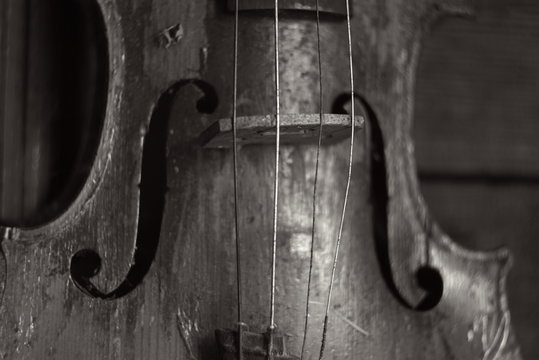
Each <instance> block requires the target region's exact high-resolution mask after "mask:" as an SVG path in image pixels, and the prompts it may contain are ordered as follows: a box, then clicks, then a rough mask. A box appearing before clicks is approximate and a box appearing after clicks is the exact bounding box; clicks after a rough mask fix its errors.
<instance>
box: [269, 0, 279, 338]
mask: <svg viewBox="0 0 539 360" xmlns="http://www.w3.org/2000/svg"><path fill="white" fill-rule="evenodd" d="M274 20H275V29H274V30H275V127H276V132H275V183H274V190H273V241H272V251H271V256H272V258H271V300H270V330H273V329H275V268H276V261H277V211H278V205H279V150H280V135H281V134H280V125H281V118H280V115H281V111H280V101H281V99H280V95H279V92H280V88H279V86H280V85H279V0H275V19H274Z"/></svg>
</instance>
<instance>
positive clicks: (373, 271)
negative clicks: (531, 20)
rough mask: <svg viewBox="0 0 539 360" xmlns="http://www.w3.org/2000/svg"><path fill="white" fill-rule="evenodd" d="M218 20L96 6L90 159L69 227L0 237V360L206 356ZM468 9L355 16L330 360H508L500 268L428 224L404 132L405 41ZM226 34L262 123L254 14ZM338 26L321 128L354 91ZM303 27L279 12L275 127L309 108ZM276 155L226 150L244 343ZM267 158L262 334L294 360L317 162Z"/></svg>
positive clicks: (258, 287) (216, 214)
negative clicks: (103, 46)
mask: <svg viewBox="0 0 539 360" xmlns="http://www.w3.org/2000/svg"><path fill="white" fill-rule="evenodd" d="M225 5H226V4H225V2H224V1H223V2H217V1H210V0H208V1H199V2H196V3H195V2H187V1H168V0H153V1H152V0H141V1H135V0H131V1H119V0H118V1H113V0H100V1H99V6H100V8H101V10H102V12H103V17H104V20H105V24H106V27H107V37H108V42H109V43H108V46H109V67H110V74H109V92H108V99H107V100H108V103H107V112H106V116H105V120H104V127H103V131H102V134H101V142H100V146H99V149H98V151H97V155H96V158H95V161H94V165H93V168H92V170H91V173H90V176H89V178H88V180H87V182H86V184H85V186H84V188H83V189H82V191H81V192H80V194H79V196H78V197H77V199H76V200H75V201H74V202H73V203H72V204H71V206H70V207H69V208H68V209H67V210H66V211H65V213H63V214H62V215H61V216H59V217H58V218H57V219H56V220H54V221H52V222H51V223H48V224H46V225H43V226H40V227H36V228H32V229H21V228H11V227H4V228H2V233H3V241H2V250H3V253H4V258H5V262H6V272H5V273H3V274H2V275H3V282H2V283H3V286H5V290H4V293H3V294H4V295H3V298H2V306H1V310H0V317H1V319H2V325H1V326H0V338H1V339H2V342H1V344H0V354H1V355H2V356H3V357H4V358H7V359H27V358H30V359H35V358H40V359H47V358H49V359H71V358H75V357H77V358H80V359H170V358H180V359H214V358H215V357H216V351H217V349H216V343H215V339H214V331H215V329H217V328H224V327H233V326H234V325H235V314H234V311H233V310H232V309H235V288H234V287H235V266H234V258H235V254H234V250H233V249H234V246H233V217H232V214H233V196H232V163H231V162H232V156H231V152H230V151H226V150H208V149H203V148H202V147H201V146H199V144H198V141H197V140H198V137H199V135H200V133H202V132H203V131H204V130H205V129H206V128H207V127H208V126H210V124H211V123H213V121H215V120H217V119H219V118H224V117H228V116H230V114H231V104H230V101H229V99H230V98H231V95H230V94H231V83H232V81H231V80H232V55H231V54H232V51H231V50H232V25H233V22H232V20H233V17H232V16H231V14H230V13H228V12H226V11H225V9H226V6H225ZM470 5H471V4H469V3H468V2H467V1H463V0H446V1H443V0H438V1H434V0H433V1H426V0H414V1H410V0H393V1H388V2H378V1H371V2H366V1H365V2H363V1H354V2H353V13H354V16H353V21H352V22H353V24H352V25H353V29H352V32H353V39H354V43H353V46H354V57H355V59H356V62H355V76H356V79H355V80H356V84H357V89H356V90H357V93H358V94H359V95H360V96H359V99H358V105H361V106H362V108H363V109H364V114H363V115H364V116H365V117H366V118H367V119H368V120H367V123H368V124H369V126H367V128H366V129H365V130H364V131H361V132H359V133H358V134H357V135H356V136H357V140H358V146H357V148H356V150H355V155H354V156H355V157H354V173H353V181H352V190H351V199H352V200H351V201H350V206H349V212H348V215H347V219H346V223H345V233H344V243H343V246H344V248H343V249H342V250H343V251H342V257H341V261H340V265H339V269H338V282H337V286H336V288H335V292H334V299H333V307H332V311H331V324H330V331H329V333H328V344H327V349H326V354H327V355H326V356H327V357H330V356H331V357H332V358H338V359H357V358H373V359H412V358H413V359H418V358H419V359H477V358H479V359H484V360H485V359H488V360H494V359H520V355H519V350H518V346H517V344H516V342H515V340H514V336H513V333H512V329H511V322H510V314H509V312H508V309H507V303H506V297H505V278H506V273H507V271H508V266H509V263H510V258H509V255H508V253H507V252H506V251H503V250H502V251H498V252H493V253H481V252H471V251H467V250H465V249H462V248H460V247H459V246H457V245H455V244H454V243H453V242H452V241H451V239H449V238H448V237H447V236H446V235H445V234H443V233H442V232H441V231H440V230H439V229H438V227H437V226H436V224H434V223H433V222H432V220H431V219H430V217H429V215H428V213H427V211H426V209H425V207H424V204H423V201H422V198H421V195H420V194H419V191H418V186H417V179H416V176H415V167H414V157H413V146H412V142H411V140H410V134H409V131H410V126H411V115H412V100H413V86H414V75H415V66H416V62H417V56H418V51H419V45H420V40H421V36H422V35H423V32H424V31H425V30H426V29H428V26H429V24H430V23H431V21H432V20H434V19H435V18H437V17H438V16H440V15H443V14H448V13H452V14H466V13H470V11H471V9H470V8H469V6H470ZM240 19H241V20H240V24H239V25H240V39H239V41H240V54H239V55H240V61H239V69H240V72H239V91H240V93H239V99H240V101H239V109H238V110H239V114H240V115H241V116H254V115H266V114H271V113H272V104H273V95H272V94H273V73H272V69H273V63H272V53H273V52H272V51H273V50H272V46H273V40H272V39H273V38H272V36H271V29H272V26H273V20H272V18H271V16H268V14H267V13H265V12H262V13H259V12H256V11H255V12H249V13H247V12H245V13H242V15H241V17H240ZM345 25H346V24H345V22H344V21H343V18H342V16H340V15H338V14H334V15H332V16H328V17H325V18H324V19H323V24H322V61H323V68H324V69H325V70H324V78H323V85H324V93H325V97H324V99H325V102H324V104H322V105H323V108H324V110H326V111H327V112H330V111H331V112H342V111H343V109H342V108H343V107H344V108H346V101H343V100H342V99H343V97H342V96H343V94H345V95H344V96H345V97H344V99H346V93H348V92H349V91H350V89H349V88H347V86H348V85H347V84H348V81H347V72H346V71H345V70H343V69H347V44H346V32H345V29H346V27H345ZM315 30H316V28H315V22H314V16H313V13H312V11H308V10H304V11H295V12H290V13H286V14H283V17H282V23H281V28H280V31H281V41H282V42H281V54H282V57H281V59H280V61H281V62H282V63H281V74H280V76H281V80H282V83H281V85H282V93H281V94H282V100H283V101H282V112H283V113H289V114H309V113H316V112H317V110H318V104H317V101H318V100H317V99H318V92H317V91H316V90H314V89H317V84H318V75H317V67H316V61H317V54H316V36H315ZM165 140H166V142H165ZM165 143H166V149H165V147H164V145H165ZM382 150H383V151H382ZM347 152H348V148H347V143H346V141H344V142H341V143H338V144H330V145H327V146H325V147H324V148H323V149H322V154H321V168H320V194H319V201H320V202H319V204H318V208H319V216H320V217H319V220H318V227H319V228H318V229H317V230H318V231H317V233H318V237H317V239H316V244H315V246H316V248H315V250H316V251H315V256H316V257H315V269H314V271H315V277H314V281H313V294H314V298H313V299H312V300H313V307H312V309H313V312H312V314H311V315H312V320H311V328H310V331H309V341H308V348H307V350H308V352H307V358H310V357H315V356H316V354H317V352H318V348H319V339H320V333H321V323H322V316H323V312H322V310H323V306H319V308H318V307H317V305H318V304H321V303H322V302H323V301H324V298H325V292H326V291H327V286H328V280H329V279H328V278H329V272H330V262H331V252H332V249H333V241H334V238H335V234H336V230H337V227H338V221H339V219H338V217H336V216H335V214H338V213H339V211H340V207H341V202H342V195H343V192H344V187H345V182H346V168H347ZM272 159H273V148H272V147H271V146H256V145H254V146H245V147H243V148H242V149H241V151H240V158H239V164H240V169H239V170H240V171H239V174H240V192H241V193H240V216H241V218H240V236H241V239H242V251H243V259H244V262H243V264H242V266H243V270H244V277H243V278H244V283H243V286H244V289H245V299H244V303H245V309H244V311H245V320H246V322H248V323H249V325H250V327H251V328H252V329H254V330H255V331H259V332H262V331H264V330H265V328H266V327H267V325H268V315H269V314H268V307H269V294H268V292H269V281H268V274H269V252H270V238H271V221H272V219H271V217H272V214H271V205H272V192H273V188H272V173H273V171H274V164H273V161H272ZM281 159H282V169H283V172H282V179H281V188H280V192H281V195H280V198H281V199H282V201H281V203H280V204H281V205H280V209H279V220H280V222H279V224H280V227H279V233H278V239H279V248H278V268H277V269H278V274H277V284H278V289H277V313H276V319H277V324H278V325H279V328H280V330H281V331H282V332H283V333H285V334H287V335H288V336H289V350H290V352H291V353H293V354H298V353H299V348H300V345H301V334H302V325H303V324H302V316H303V308H304V301H305V293H306V289H305V284H306V274H307V267H308V253H309V237H310V230H311V229H310V226H311V222H310V218H311V212H310V211H311V206H312V204H311V199H312V188H313V175H314V163H315V147H314V146H312V145H287V146H286V147H283V149H282V153H281ZM99 263H100V264H99ZM99 265H100V266H99ZM437 274H439V275H437ZM92 275H95V276H93V277H92ZM438 276H439V277H440V279H441V281H442V282H443V293H442V291H441V290H442V289H440V286H441V284H440V282H439V281H437V280H438ZM81 290H82V291H81Z"/></svg>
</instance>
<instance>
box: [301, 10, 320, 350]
mask: <svg viewBox="0 0 539 360" xmlns="http://www.w3.org/2000/svg"><path fill="white" fill-rule="evenodd" d="M316 37H317V52H318V81H319V84H318V87H319V89H320V90H319V94H320V97H319V99H318V101H319V108H318V110H319V114H320V127H319V128H318V144H317V147H316V165H315V170H314V189H313V212H312V214H313V218H312V230H311V254H310V259H309V280H308V281H307V301H306V304H305V324H304V329H303V343H302V345H301V355H300V360H303V355H304V353H305V345H306V343H307V330H308V328H309V310H310V309H309V305H310V299H311V282H312V273H313V260H314V239H315V235H316V202H317V198H318V191H317V190H318V170H319V165H320V148H321V147H322V127H323V113H322V106H323V100H324V93H323V91H322V52H321V49H320V43H321V41H320V1H319V0H316Z"/></svg>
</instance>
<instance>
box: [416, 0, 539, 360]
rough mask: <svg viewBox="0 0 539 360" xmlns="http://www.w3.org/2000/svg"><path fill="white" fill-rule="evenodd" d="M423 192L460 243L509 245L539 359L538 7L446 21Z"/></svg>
mask: <svg viewBox="0 0 539 360" xmlns="http://www.w3.org/2000/svg"><path fill="white" fill-rule="evenodd" d="M415 109H416V110H415V111H416V112H415V114H416V115H415V126H414V133H413V136H414V139H415V141H416V158H417V162H418V171H419V175H420V180H421V190H422V192H423V195H424V197H425V199H426V202H427V204H428V207H429V209H430V210H431V212H432V213H433V214H432V215H433V217H434V218H435V219H436V220H437V221H438V223H439V224H440V225H441V227H442V228H443V229H444V231H446V232H447V233H448V234H449V235H451V237H452V238H453V239H454V240H455V241H456V242H458V243H460V244H462V245H464V246H466V247H468V248H471V249H477V250H489V249H495V248H498V247H500V246H502V245H506V246H507V247H509V249H510V250H511V252H512V253H513V255H514V265H513V269H512V271H511V272H510V275H509V278H508V281H507V288H508V293H509V307H510V311H511V315H512V320H513V325H514V328H515V331H516V335H517V340H518V341H519V343H520V345H521V350H522V355H523V357H524V359H529V360H532V359H539V342H538V341H537V340H538V339H539V261H538V259H539V1H536V0H488V1H487V0H482V1H480V2H479V7H478V12H477V16H476V17H475V18H474V19H455V18H448V19H445V20H443V21H441V22H439V23H438V24H437V25H436V26H435V27H434V29H432V31H431V32H430V33H429V34H428V37H427V38H426V39H425V41H424V44H423V47H422V55H421V58H420V62H419V69H418V78H417V87H416V108H415Z"/></svg>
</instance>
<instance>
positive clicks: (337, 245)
mask: <svg viewBox="0 0 539 360" xmlns="http://www.w3.org/2000/svg"><path fill="white" fill-rule="evenodd" d="M346 26H347V30H348V61H349V65H350V91H351V114H350V122H351V131H350V132H351V134H350V155H349V162H348V179H347V181H346V191H345V194H344V204H343V209H342V214H341V221H340V224H339V232H338V235H337V243H336V244H335V253H334V257H333V267H332V269H331V280H330V283H329V291H328V297H327V302H326V312H325V316H324V328H323V330H322V344H321V346H320V357H319V360H322V357H323V356H324V349H325V346H326V336H327V330H328V320H329V309H330V307H331V295H332V292H333V285H334V282H335V271H336V269H337V262H338V258H339V250H340V246H341V239H342V232H343V227H344V218H345V215H346V205H347V203H348V195H349V193H350V183H351V181H352V164H353V154H354V135H355V115H356V114H355V106H354V99H355V96H354V66H353V57H352V29H351V22H350V4H349V0H346Z"/></svg>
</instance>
